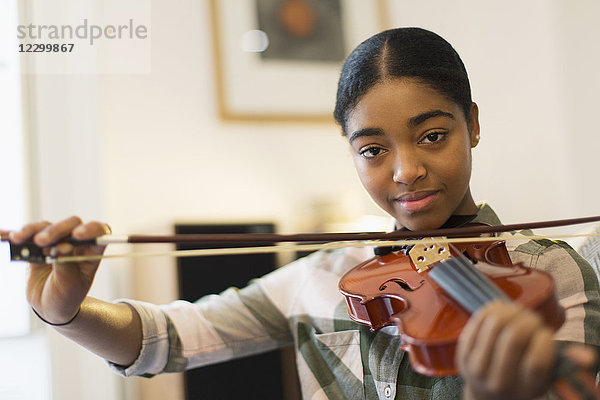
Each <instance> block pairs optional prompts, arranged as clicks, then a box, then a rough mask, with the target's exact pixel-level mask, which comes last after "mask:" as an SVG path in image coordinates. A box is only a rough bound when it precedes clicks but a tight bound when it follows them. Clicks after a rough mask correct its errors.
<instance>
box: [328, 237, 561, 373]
mask: <svg viewBox="0 0 600 400" xmlns="http://www.w3.org/2000/svg"><path fill="white" fill-rule="evenodd" d="M339 289H340V292H341V293H342V294H343V295H344V297H345V299H346V302H347V304H348V314H349V316H350V318H351V319H352V320H354V321H356V322H359V323H361V324H365V325H368V326H369V327H371V329H372V330H373V331H375V330H378V329H380V328H382V327H384V326H388V325H395V326H397V327H398V332H399V335H400V336H401V338H402V342H403V345H402V347H403V350H405V351H407V352H408V353H409V355H410V361H411V364H412V366H413V368H414V369H415V370H416V371H417V372H419V373H421V374H424V375H430V376H446V375H456V374H457V373H458V371H457V368H456V366H455V364H454V357H455V348H456V343H457V341H458V337H459V335H460V333H461V331H462V328H463V327H464V325H465V324H466V323H467V321H468V320H469V318H470V315H471V314H472V313H474V312H475V311H477V310H478V309H479V308H481V307H483V306H484V305H486V304H487V303H489V302H491V301H496V300H501V301H515V302H517V303H520V304H522V305H524V306H526V307H528V308H530V309H533V310H535V311H537V312H538V313H539V314H540V315H541V316H542V318H543V319H544V321H545V322H546V324H547V325H548V326H550V327H551V328H553V329H554V330H557V329H558V328H560V326H561V325H562V324H563V322H564V320H565V316H564V311H563V310H562V307H561V306H560V305H559V304H558V301H557V300H556V297H555V295H554V280H553V279H552V277H551V276H550V275H549V274H548V273H546V272H544V271H539V270H535V269H531V268H527V267H525V266H524V265H521V264H512V263H511V261H510V257H509V255H508V251H507V249H506V246H505V243H504V241H502V240H495V241H492V242H479V241H476V240H474V241H472V242H464V243H457V244H450V243H445V242H444V241H443V240H442V239H439V240H435V241H430V242H428V243H426V244H417V245H415V246H413V247H412V249H411V250H410V251H409V252H408V254H407V255H405V254H403V253H390V254H387V255H384V256H381V257H375V258H372V259H370V260H367V261H365V262H363V263H362V264H360V265H358V266H357V267H355V268H353V269H352V270H350V271H348V272H347V273H346V274H345V275H344V276H342V278H341V280H340V283H339Z"/></svg>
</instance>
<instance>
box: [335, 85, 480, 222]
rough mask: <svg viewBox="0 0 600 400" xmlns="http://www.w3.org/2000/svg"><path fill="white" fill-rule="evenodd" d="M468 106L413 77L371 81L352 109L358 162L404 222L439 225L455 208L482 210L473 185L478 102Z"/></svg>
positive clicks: (364, 178)
mask: <svg viewBox="0 0 600 400" xmlns="http://www.w3.org/2000/svg"><path fill="white" fill-rule="evenodd" d="M471 115H472V117H471V118H470V120H469V121H467V120H466V119H465V115H464V112H463V111H462V108H461V107H460V106H458V105H457V104H456V103H454V102H453V101H452V100H449V99H448V98H447V97H445V96H443V95H441V94H440V93H438V92H437V91H436V90H435V89H433V88H431V87H429V86H427V85H425V84H423V83H420V82H419V81H418V80H416V79H412V78H396V79H390V80H386V81H384V82H382V83H379V84H377V85H376V86H374V87H373V88H371V89H370V90H369V91H368V92H367V93H366V94H365V95H364V96H363V97H362V99H361V100H360V102H359V103H358V104H357V105H356V107H354V109H353V110H352V111H351V112H350V114H349V118H348V123H347V134H348V139H349V142H350V147H351V150H352V155H353V158H354V164H355V166H356V170H357V171H358V175H359V177H360V180H361V182H362V184H363V186H364V187H365V188H366V189H367V191H368V192H369V194H370V195H371V197H372V198H373V200H375V202H376V203H377V204H378V205H379V206H380V207H382V208H383V209H384V210H385V211H387V212H388V213H389V214H390V215H392V216H393V217H394V218H396V221H397V222H398V225H399V227H400V226H403V227H406V228H408V229H410V230H419V229H435V228H439V227H440V226H442V225H443V224H444V222H446V220H447V219H448V218H449V217H450V216H451V215H452V214H475V213H476V212H477V206H476V205H475V203H474V201H473V198H472V197H471V192H470V190H469V179H470V177H471V148H472V147H475V146H476V145H477V142H478V140H479V122H478V110H477V106H476V105H475V104H473V107H472V112H471Z"/></svg>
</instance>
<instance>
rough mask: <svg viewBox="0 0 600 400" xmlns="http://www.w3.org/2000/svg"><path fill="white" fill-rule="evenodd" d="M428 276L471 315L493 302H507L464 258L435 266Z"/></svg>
mask: <svg viewBox="0 0 600 400" xmlns="http://www.w3.org/2000/svg"><path fill="white" fill-rule="evenodd" d="M429 276H430V277H431V279H432V280H433V281H434V282H435V283H437V284H438V285H439V286H440V287H441V288H442V289H443V290H444V291H445V292H446V293H447V294H448V295H449V296H450V297H451V298H452V299H453V300H454V301H456V302H457V303H458V304H459V305H460V306H462V307H463V308H464V309H465V310H467V311H468V312H469V313H471V314H473V313H474V312H475V311H477V310H479V309H480V308H481V307H483V306H484V305H486V304H487V303H490V302H492V301H494V300H509V299H508V297H507V296H506V295H505V294H504V292H502V291H501V290H500V289H498V288H497V287H496V286H495V285H494V284H493V283H492V282H491V281H490V280H489V279H488V278H487V277H486V276H485V275H483V274H482V273H481V272H480V271H479V270H478V269H477V268H475V266H474V265H473V263H471V261H470V260H468V259H467V258H465V257H452V258H449V259H448V260H445V261H442V262H440V263H439V264H436V265H435V267H433V268H431V269H430V270H429Z"/></svg>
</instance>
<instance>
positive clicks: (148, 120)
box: [25, 0, 600, 399]
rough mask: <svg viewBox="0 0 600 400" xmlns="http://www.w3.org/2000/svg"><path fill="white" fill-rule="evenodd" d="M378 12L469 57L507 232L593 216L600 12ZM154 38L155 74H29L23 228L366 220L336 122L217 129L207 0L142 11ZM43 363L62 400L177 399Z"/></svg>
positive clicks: (487, 179) (80, 361)
mask: <svg viewBox="0 0 600 400" xmlns="http://www.w3.org/2000/svg"><path fill="white" fill-rule="evenodd" d="M389 10H390V21H391V23H392V24H393V25H394V26H399V25H402V26H422V27H425V28H430V29H433V30H435V31H437V32H438V33H440V34H442V35H443V36H445V37H446V38H447V39H449V40H450V41H451V42H452V43H453V44H454V45H455V47H456V48H457V50H458V51H459V53H461V55H462V56H463V59H464V61H465V63H466V65H467V68H468V70H469V73H470V75H471V79H472V86H473V94H474V99H475V101H477V102H478V104H479V106H480V110H481V124H482V141H481V144H480V145H479V146H478V148H477V149H476V150H475V156H474V157H475V172H474V174H473V184H472V186H473V192H474V195H475V197H476V198H477V199H478V200H489V201H490V202H492V203H493V204H494V206H495V207H496V208H497V209H498V210H499V211H500V212H501V215H502V216H503V218H504V220H505V221H506V222H517V221H521V220H536V219H552V218H559V217H570V216H579V215H586V214H592V213H597V210H598V207H597V202H596V201H595V199H596V198H598V194H599V193H598V191H600V189H599V188H598V185H597V184H593V182H594V180H591V179H590V178H588V176H589V174H590V173H593V172H594V171H595V170H596V168H595V164H594V160H595V157H596V152H597V150H598V149H599V148H600V139H599V136H598V133H597V131H598V127H597V124H596V123H595V119H594V116H595V114H596V112H595V105H596V101H595V100H596V99H595V97H596V95H595V94H596V93H598V90H597V89H598V87H599V86H600V78H598V76H597V75H596V71H598V70H600V55H599V54H598V48H597V46H596V44H595V38H597V37H599V33H600V32H599V30H600V28H598V26H597V24H595V18H596V16H597V15H599V14H598V11H600V10H599V6H598V5H597V3H596V2H594V1H592V0H589V1H583V0H582V1H580V2H577V5H576V6H574V2H569V1H567V0H562V1H558V0H555V1H542V0H539V1H531V2H521V1H516V0H511V1H485V2H482V1H476V0H470V1H467V0H460V1H453V2H446V1H419V2H414V1H396V0H392V1H390V7H389ZM151 29H152V65H151V73H150V74H142V75H79V76H75V75H63V76H61V75H37V76H26V78H27V80H26V86H25V88H26V93H25V94H26V101H27V103H26V104H27V110H28V121H27V122H28V124H27V126H28V127H29V128H30V129H29V133H30V134H31V136H32V144H33V146H32V147H31V148H30V149H31V152H32V154H31V165H32V169H31V176H32V180H31V182H30V183H31V189H32V190H31V193H32V195H33V196H34V199H33V200H34V201H33V204H34V207H33V208H34V209H33V215H34V216H36V217H39V218H45V219H58V218H63V217H65V216H68V215H71V214H74V213H76V214H80V215H82V217H84V218H86V219H102V220H105V221H108V222H109V223H110V224H111V225H112V226H113V229H114V230H115V232H123V233H129V232H153V233H161V232H168V231H169V230H170V229H171V226H172V224H173V223H174V222H175V221H212V222H214V221H240V220H243V221H248V220H252V221H258V220H260V221H267V220H268V221H275V222H276V223H278V224H279V225H280V227H281V229H282V230H284V231H293V230H296V229H300V228H304V227H305V226H306V224H305V221H306V220H307V219H309V218H310V214H309V211H310V204H311V203H313V202H315V201H328V202H335V201H337V200H339V201H340V203H341V206H340V207H344V209H347V210H349V211H348V213H349V214H352V215H360V214H362V213H373V212H374V207H373V206H372V204H371V202H370V200H368V199H367V198H366V197H365V195H364V194H363V193H362V191H361V188H360V186H359V183H358V181H357V179H356V177H355V174H354V171H353V168H352V165H351V161H350V158H349V156H348V154H347V150H346V147H345V143H344V141H343V140H342V139H341V138H340V137H339V134H338V129H337V127H336V126H334V125H333V124H330V125H328V124H313V125H310V124H291V123H290V124H285V123H271V124H263V123H254V124H242V123H224V122H222V121H220V120H219V119H218V117H217V110H216V105H215V97H214V96H215V85H214V71H213V68H214V64H213V61H212V52H211V40H212V39H211V30H210V20H209V13H208V2H207V1H192V0H187V1H186V0H178V1H169V2H167V1H153V2H152V26H151ZM594 89H595V90H594ZM307 101H310V99H307ZM174 276H175V274H174V261H173V260H169V259H159V258H157V259H152V260H148V261H145V262H144V265H143V267H142V265H139V263H136V264H133V263H128V262H125V261H112V262H110V263H106V265H105V266H104V267H103V269H102V271H101V273H100V275H99V276H98V280H97V283H96V287H95V288H94V292H95V294H96V295H98V296H100V297H103V298H107V299H112V298H115V297H119V296H134V297H136V298H141V299H144V300H148V301H155V302H166V301H170V300H172V299H174V298H175V296H176V287H175V282H174ZM52 354H53V366H54V367H56V369H55V370H57V371H58V370H61V371H64V372H63V373H62V374H55V378H54V382H55V390H54V392H55V397H56V398H60V399H80V398H85V399H96V398H98V399H107V398H115V399H117V398H123V397H125V398H128V399H134V398H144V399H153V398H156V399H158V398H170V399H173V398H177V396H178V395H179V394H178V393H180V392H178V390H179V389H177V387H178V386H177V385H178V384H179V378H178V377H177V376H175V375H171V376H163V377H160V378H157V379H153V380H150V381H146V380H145V381H144V382H143V384H138V382H140V381H141V380H127V381H126V382H123V381H122V380H120V379H118V378H116V377H115V376H114V375H112V374H111V373H110V372H108V370H107V369H106V368H105V367H104V365H103V363H102V362H101V361H100V360H98V359H97V358H96V357H94V356H91V355H88V354H87V353H86V352H84V351H80V350H77V349H75V346H73V345H72V344H71V343H68V342H66V341H64V340H63V339H61V338H58V337H55V336H52ZM83 369H86V372H83ZM171 385H173V386H171ZM173 388H175V389H173ZM137 396H139V397H137Z"/></svg>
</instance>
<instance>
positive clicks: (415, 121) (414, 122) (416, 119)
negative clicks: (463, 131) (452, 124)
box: [406, 110, 456, 128]
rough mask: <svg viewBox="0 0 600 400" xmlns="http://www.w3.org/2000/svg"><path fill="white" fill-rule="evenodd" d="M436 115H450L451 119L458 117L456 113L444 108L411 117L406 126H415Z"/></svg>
mask: <svg viewBox="0 0 600 400" xmlns="http://www.w3.org/2000/svg"><path fill="white" fill-rule="evenodd" d="M434 117H448V118H451V119H456V118H454V114H451V113H449V112H446V111H442V110H431V111H426V112H424V113H421V114H419V115H416V116H414V117H412V118H409V120H408V121H407V122H406V126H407V127H409V128H414V127H416V126H418V125H419V124H422V123H423V122H425V121H427V120H428V119H430V118H434Z"/></svg>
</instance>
